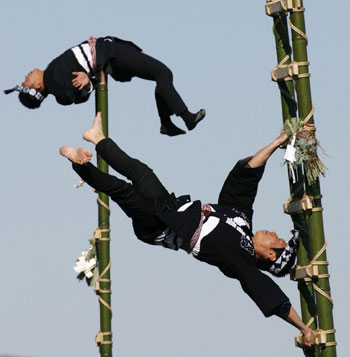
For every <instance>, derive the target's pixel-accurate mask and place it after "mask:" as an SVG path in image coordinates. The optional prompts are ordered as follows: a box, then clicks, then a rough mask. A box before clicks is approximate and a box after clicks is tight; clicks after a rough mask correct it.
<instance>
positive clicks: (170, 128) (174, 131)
mask: <svg viewBox="0 0 350 357" xmlns="http://www.w3.org/2000/svg"><path fill="white" fill-rule="evenodd" d="M170 123H171V124H169V123H167V124H166V125H164V124H162V125H161V127H160V133H161V134H164V135H169V136H176V135H182V134H186V132H185V130H182V129H180V128H178V127H177V126H176V125H175V124H174V123H172V122H170Z"/></svg>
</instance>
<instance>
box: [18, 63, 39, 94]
mask: <svg viewBox="0 0 350 357" xmlns="http://www.w3.org/2000/svg"><path fill="white" fill-rule="evenodd" d="M40 82H41V76H40V70H39V69H37V68H34V69H33V70H32V71H30V72H29V73H28V74H27V75H26V76H25V80H24V82H23V83H22V86H23V87H29V88H34V89H37V90H40V89H41V83H40Z"/></svg>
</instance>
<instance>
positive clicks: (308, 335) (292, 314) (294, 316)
mask: <svg viewBox="0 0 350 357" xmlns="http://www.w3.org/2000/svg"><path fill="white" fill-rule="evenodd" d="M286 321H287V322H289V323H290V324H291V325H293V326H295V327H296V328H297V329H299V330H300V332H301V333H302V334H303V344H304V346H306V347H311V344H312V337H313V332H312V329H311V328H309V327H307V326H306V325H305V324H304V322H303V321H302V320H301V318H300V317H299V315H298V313H297V312H296V311H295V310H294V308H293V306H291V308H290V311H289V314H288V316H287V319H286Z"/></svg>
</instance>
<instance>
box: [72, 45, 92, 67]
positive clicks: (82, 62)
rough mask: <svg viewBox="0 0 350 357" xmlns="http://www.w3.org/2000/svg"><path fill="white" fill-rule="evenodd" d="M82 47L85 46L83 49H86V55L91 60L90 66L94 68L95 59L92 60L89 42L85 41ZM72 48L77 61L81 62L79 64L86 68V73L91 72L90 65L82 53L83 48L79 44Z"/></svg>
mask: <svg viewBox="0 0 350 357" xmlns="http://www.w3.org/2000/svg"><path fill="white" fill-rule="evenodd" d="M81 47H82V48H83V51H84V53H85V55H86V57H87V58H88V60H89V63H90V66H91V67H92V68H93V61H92V56H91V52H90V46H89V44H87V43H83V44H82V45H81ZM71 50H72V51H73V53H74V56H75V58H76V59H77V61H78V62H79V64H80V65H81V66H82V67H83V68H84V69H85V71H86V73H90V68H89V65H88V63H87V62H86V60H85V58H84V56H83V54H82V53H81V50H80V48H79V46H75V47H73V48H71Z"/></svg>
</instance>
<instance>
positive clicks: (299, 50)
mask: <svg viewBox="0 0 350 357" xmlns="http://www.w3.org/2000/svg"><path fill="white" fill-rule="evenodd" d="M298 3H299V4H300V6H301V7H303V1H302V0H298V1H296V0H294V1H293V4H294V7H297V6H298ZM290 19H291V27H292V43H293V52H294V61H296V62H307V61H308V57H307V40H306V37H305V36H306V31H305V18H304V12H303V11H298V12H292V13H291V16H290ZM293 26H294V27H295V28H297V29H299V31H296V30H295V29H293ZM300 31H301V33H300ZM302 34H305V36H303V35H302ZM308 72H309V66H308V65H302V66H300V67H299V73H300V74H305V73H308ZM296 92H297V98H298V110H299V117H300V118H302V119H305V118H306V117H307V116H308V115H309V113H310V112H311V110H312V99H311V87H310V78H309V77H307V76H306V77H303V78H298V79H297V80H296ZM309 123H310V124H312V123H314V118H313V117H312V118H311V119H310V120H309ZM306 192H307V194H308V195H310V196H313V197H315V198H316V199H314V207H315V208H316V211H315V210H314V211H313V212H312V214H311V215H310V217H309V222H308V223H309V232H310V238H311V254H312V257H314V256H315V255H316V254H317V253H318V252H319V251H320V249H321V248H322V247H323V245H324V243H325V237H324V231H323V218H322V210H321V207H322V204H321V189H320V184H319V181H318V180H317V181H316V182H315V183H314V184H312V185H309V184H308V183H307V182H306ZM317 208H318V209H319V210H317ZM326 260H327V255H326V251H324V253H323V254H322V255H321V257H320V258H319V261H326ZM319 274H328V268H327V266H326V265H320V266H319ZM315 283H316V285H317V287H318V288H320V289H321V290H322V291H324V292H325V293H326V294H328V295H329V296H330V284H329V279H328V278H321V279H318V280H317V281H316V282H315ZM316 301H317V314H318V325H319V326H318V327H319V328H320V329H322V330H332V329H333V328H334V324H333V312H332V310H333V304H332V302H331V301H329V300H328V299H327V298H326V297H324V296H323V295H322V294H320V293H318V292H316ZM333 341H335V335H334V333H332V334H328V335H327V342H333ZM333 356H336V347H335V346H328V347H326V348H325V349H324V350H323V351H322V357H333Z"/></svg>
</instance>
